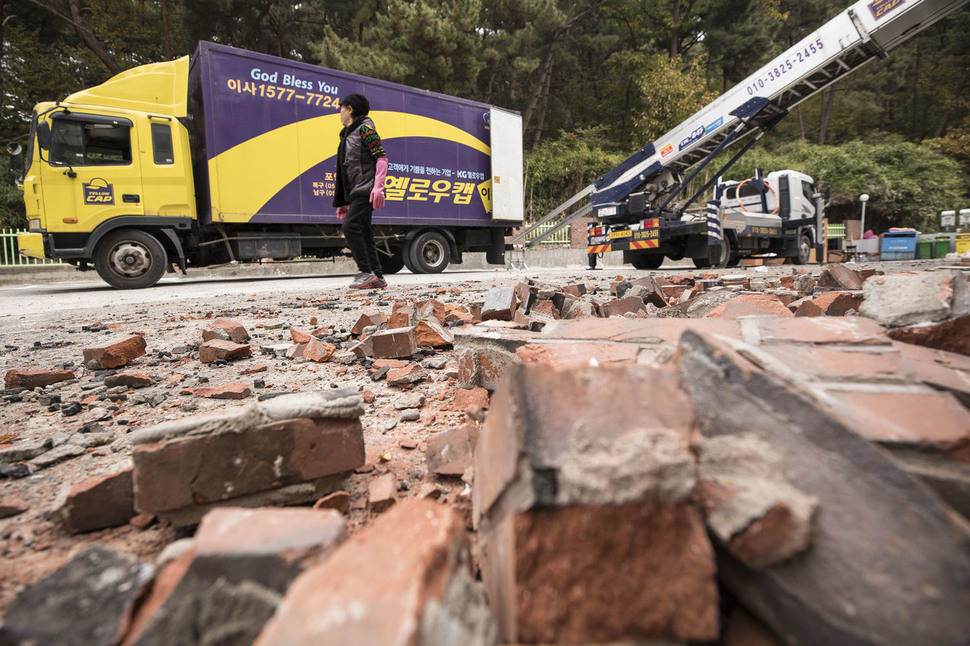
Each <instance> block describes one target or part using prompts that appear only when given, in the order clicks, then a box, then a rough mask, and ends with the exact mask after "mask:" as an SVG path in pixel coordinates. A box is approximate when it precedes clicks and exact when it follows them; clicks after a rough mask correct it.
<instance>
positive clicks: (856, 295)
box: [812, 292, 862, 316]
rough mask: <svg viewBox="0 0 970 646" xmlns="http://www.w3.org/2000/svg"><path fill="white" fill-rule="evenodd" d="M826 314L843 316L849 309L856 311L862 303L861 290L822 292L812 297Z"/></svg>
mask: <svg viewBox="0 0 970 646" xmlns="http://www.w3.org/2000/svg"><path fill="white" fill-rule="evenodd" d="M812 302H813V303H814V304H815V305H817V306H818V307H819V308H820V309H821V310H822V312H824V313H825V315H826V316H845V315H846V313H847V312H848V311H849V310H852V311H855V312H858V311H859V307H860V305H862V293H861V292H822V293H821V294H818V295H816V296H815V297H813V298H812Z"/></svg>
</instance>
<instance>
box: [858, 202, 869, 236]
mask: <svg viewBox="0 0 970 646" xmlns="http://www.w3.org/2000/svg"><path fill="white" fill-rule="evenodd" d="M859 201H860V202H862V222H861V223H860V227H859V239H860V240H864V239H865V237H866V202H868V201H869V194H868V193H863V194H862V195H860V196H859Z"/></svg>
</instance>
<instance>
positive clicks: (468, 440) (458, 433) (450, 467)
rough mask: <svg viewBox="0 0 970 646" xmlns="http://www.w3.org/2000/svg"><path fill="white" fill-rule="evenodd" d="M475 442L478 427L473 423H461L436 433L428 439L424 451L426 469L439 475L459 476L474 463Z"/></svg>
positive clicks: (476, 440) (476, 441)
mask: <svg viewBox="0 0 970 646" xmlns="http://www.w3.org/2000/svg"><path fill="white" fill-rule="evenodd" d="M477 443H478V427H477V426H475V425H474V424H463V425H462V426H459V427H458V428H453V429H451V430H448V431H445V432H444V433H438V434H437V435H435V436H434V437H432V438H431V439H430V440H428V449H427V451H425V461H426V462H427V465H428V471H430V472H431V473H434V474H436V475H440V476H455V477H458V478H460V477H461V476H463V475H464V474H465V472H466V471H468V469H470V468H471V467H472V465H473V464H474V453H475V445H476V444H477Z"/></svg>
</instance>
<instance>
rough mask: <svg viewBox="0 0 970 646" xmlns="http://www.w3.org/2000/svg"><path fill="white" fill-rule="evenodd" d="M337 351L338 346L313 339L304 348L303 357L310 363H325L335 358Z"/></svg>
mask: <svg viewBox="0 0 970 646" xmlns="http://www.w3.org/2000/svg"><path fill="white" fill-rule="evenodd" d="M336 351H337V346H335V345H334V344H332V343H329V342H327V341H321V340H320V339H316V338H313V339H310V341H309V342H308V343H307V344H306V347H304V348H303V356H304V357H306V358H307V359H309V360H310V361H316V362H317V363H325V362H327V361H330V360H331V359H332V358H333V353H334V352H336Z"/></svg>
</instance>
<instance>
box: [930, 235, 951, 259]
mask: <svg viewBox="0 0 970 646" xmlns="http://www.w3.org/2000/svg"><path fill="white" fill-rule="evenodd" d="M948 253H950V236H936V239H935V240H933V257H934V258H946V254H948Z"/></svg>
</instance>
